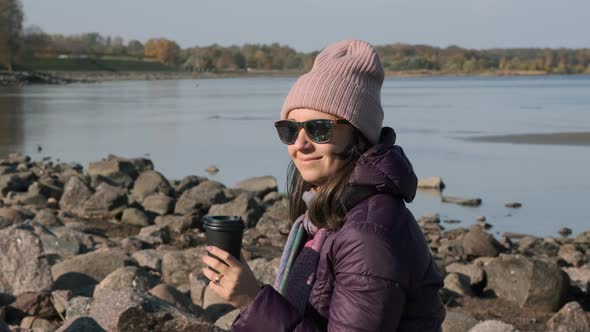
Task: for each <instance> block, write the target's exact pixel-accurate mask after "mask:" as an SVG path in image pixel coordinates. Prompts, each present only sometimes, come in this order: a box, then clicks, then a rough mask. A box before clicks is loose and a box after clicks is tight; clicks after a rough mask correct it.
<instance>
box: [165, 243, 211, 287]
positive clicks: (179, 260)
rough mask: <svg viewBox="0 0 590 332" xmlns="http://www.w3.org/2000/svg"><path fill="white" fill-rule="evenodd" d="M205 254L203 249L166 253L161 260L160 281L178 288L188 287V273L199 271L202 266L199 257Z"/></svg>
mask: <svg viewBox="0 0 590 332" xmlns="http://www.w3.org/2000/svg"><path fill="white" fill-rule="evenodd" d="M204 253H205V250H204V248H203V247H197V248H192V249H187V250H183V251H170V252H167V253H166V254H165V255H164V257H163V258H162V279H163V280H164V282H165V283H167V284H169V285H172V286H175V287H176V288H179V287H180V286H183V285H185V286H187V287H188V285H189V279H188V275H189V273H191V272H193V271H196V272H197V273H198V272H200V271H201V269H202V268H203V266H204V264H203V262H202V260H201V256H202V255H203V254H204Z"/></svg>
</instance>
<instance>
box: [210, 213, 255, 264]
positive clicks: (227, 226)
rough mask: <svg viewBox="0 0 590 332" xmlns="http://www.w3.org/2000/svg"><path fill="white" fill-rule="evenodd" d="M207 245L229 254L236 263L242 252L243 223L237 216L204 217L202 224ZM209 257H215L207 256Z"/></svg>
mask: <svg viewBox="0 0 590 332" xmlns="http://www.w3.org/2000/svg"><path fill="white" fill-rule="evenodd" d="M203 228H205V234H206V235H207V245H208V246H215V247H218V248H220V249H223V250H225V251H227V252H229V253H230V254H231V255H232V256H234V257H235V258H236V259H237V260H238V261H239V260H240V251H241V250H242V235H243V234H244V228H245V225H244V221H243V220H242V218H241V217H239V216H206V217H205V218H204V222H203ZM209 256H212V257H215V258H217V259H219V258H218V257H216V256H215V255H212V254H209Z"/></svg>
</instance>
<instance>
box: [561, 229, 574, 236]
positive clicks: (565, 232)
mask: <svg viewBox="0 0 590 332" xmlns="http://www.w3.org/2000/svg"><path fill="white" fill-rule="evenodd" d="M558 233H559V235H561V236H563V237H568V236H570V235H572V230H571V229H570V228H567V227H562V228H560V229H559V231H558Z"/></svg>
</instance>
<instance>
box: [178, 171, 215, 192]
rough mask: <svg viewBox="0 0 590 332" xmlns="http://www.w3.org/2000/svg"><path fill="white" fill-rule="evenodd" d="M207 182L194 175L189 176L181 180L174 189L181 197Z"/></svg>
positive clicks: (205, 179)
mask: <svg viewBox="0 0 590 332" xmlns="http://www.w3.org/2000/svg"><path fill="white" fill-rule="evenodd" d="M205 181H207V178H205V177H202V176H196V175H189V176H186V177H185V178H184V179H182V180H181V181H180V182H179V183H178V184H177V185H176V186H175V187H176V192H177V193H178V195H182V193H183V192H185V191H187V190H189V189H191V188H193V187H196V186H198V185H199V184H200V183H202V182H205Z"/></svg>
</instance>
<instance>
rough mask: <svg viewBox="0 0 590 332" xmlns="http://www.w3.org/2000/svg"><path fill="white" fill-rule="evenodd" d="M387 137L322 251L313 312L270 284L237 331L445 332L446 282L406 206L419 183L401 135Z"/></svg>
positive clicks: (358, 178)
mask: <svg viewBox="0 0 590 332" xmlns="http://www.w3.org/2000/svg"><path fill="white" fill-rule="evenodd" d="M381 137H382V138H381V141H380V143H379V144H377V145H375V146H373V147H371V148H370V149H369V150H368V151H367V152H365V153H364V154H363V156H362V157H361V158H360V159H359V160H358V161H357V164H356V168H355V170H354V175H353V177H352V179H351V184H352V185H353V186H352V188H353V189H351V192H350V195H349V196H348V197H349V198H350V199H351V200H353V201H355V202H354V206H353V207H352V208H351V209H349V212H348V213H347V215H346V219H345V223H344V225H343V226H342V228H340V229H339V230H337V231H335V232H332V233H330V235H329V236H328V238H327V239H326V242H325V243H324V245H323V247H322V250H321V252H320V260H319V263H318V267H317V271H316V278H317V279H316V282H315V284H314V285H313V289H312V291H311V295H310V299H309V303H308V305H307V309H306V310H305V313H304V314H303V315H301V314H299V313H298V312H297V311H296V310H295V308H294V307H293V306H292V305H291V304H290V303H289V302H288V301H287V300H286V299H285V298H284V297H283V296H282V295H281V294H279V293H278V292H277V291H276V290H275V289H274V288H273V287H272V286H264V287H263V288H262V289H261V291H260V292H259V293H258V295H257V297H256V299H255V300H254V301H253V302H252V303H251V304H250V305H249V306H248V307H246V308H245V309H243V310H242V311H241V312H240V314H239V316H238V317H237V318H236V320H235V321H234V324H233V326H232V331H237V332H246V331H248V332H250V331H252V332H255V331H256V332H260V331H421V332H429V331H441V325H442V322H443V320H444V317H445V308H444V305H443V304H442V303H441V300H440V298H439V295H438V291H439V289H440V288H441V287H442V285H443V283H442V279H441V277H440V274H439V273H438V271H437V267H436V265H435V262H434V260H433V258H432V256H431V255H430V252H429V250H428V246H427V244H426V240H425V239H424V235H423V234H422V231H421V230H420V228H419V227H418V225H417V224H416V220H415V219H414V217H413V215H412V213H411V212H410V211H409V210H408V209H407V208H406V206H405V204H404V200H405V201H407V202H410V201H412V200H413V199H414V195H415V193H416V186H417V178H416V175H415V174H414V171H413V170H412V165H411V164H410V162H409V161H408V159H407V158H406V156H405V154H404V152H403V150H402V149H401V148H400V147H399V146H396V145H394V143H395V133H394V132H393V130H392V129H391V128H384V129H383V132H382V135H381ZM367 188H368V189H370V190H369V191H367ZM367 192H369V194H367Z"/></svg>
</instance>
